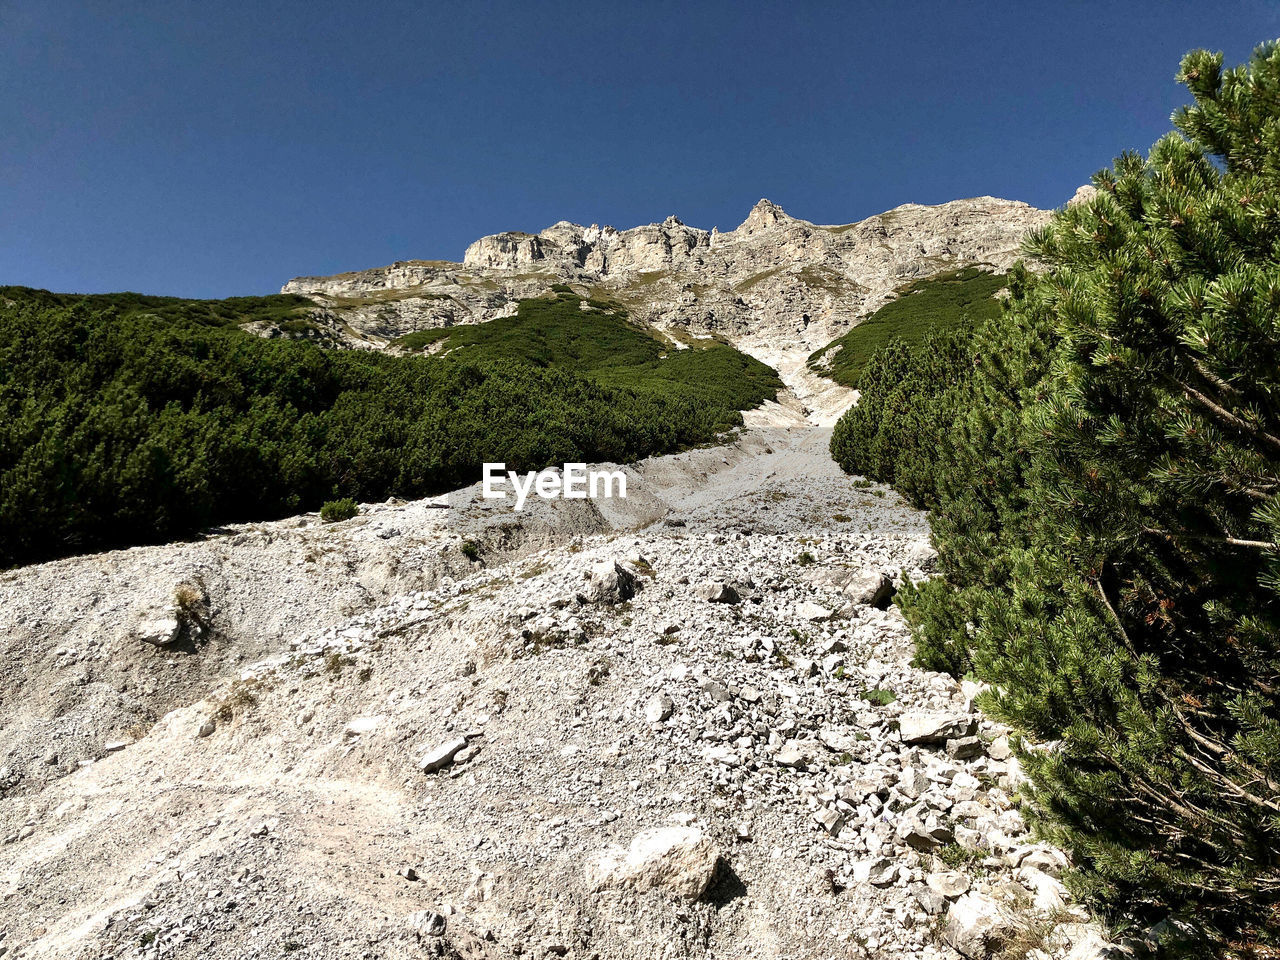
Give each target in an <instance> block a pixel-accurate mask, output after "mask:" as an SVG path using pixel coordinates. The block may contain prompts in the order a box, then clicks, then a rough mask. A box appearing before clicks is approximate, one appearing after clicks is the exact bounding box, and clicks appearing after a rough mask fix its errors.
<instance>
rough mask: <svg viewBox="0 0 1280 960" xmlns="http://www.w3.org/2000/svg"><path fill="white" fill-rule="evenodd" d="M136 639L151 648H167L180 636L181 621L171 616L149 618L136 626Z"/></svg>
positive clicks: (163, 615)
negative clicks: (149, 645)
mask: <svg viewBox="0 0 1280 960" xmlns="http://www.w3.org/2000/svg"><path fill="white" fill-rule="evenodd" d="M136 632H137V634H138V639H139V640H141V641H142V642H143V643H149V644H151V645H152V646H153V647H167V646H170V645H171V644H174V643H176V642H177V641H178V638H179V637H180V636H182V621H180V620H179V619H178V618H177V617H176V616H174V615H173V614H162V615H160V616H155V617H149V618H148V619H146V620H143V621H142V622H141V623H139V624H138V628H137V631H136Z"/></svg>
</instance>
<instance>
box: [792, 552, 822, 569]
mask: <svg viewBox="0 0 1280 960" xmlns="http://www.w3.org/2000/svg"><path fill="white" fill-rule="evenodd" d="M817 562H818V558H817V557H815V556H814V555H813V554H812V553H810V552H809V551H808V550H802V551H801V552H800V556H798V557H796V563H798V564H800V566H802V567H810V566H813V564H815V563H817Z"/></svg>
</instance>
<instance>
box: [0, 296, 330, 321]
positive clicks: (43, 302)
mask: <svg viewBox="0 0 1280 960" xmlns="http://www.w3.org/2000/svg"><path fill="white" fill-rule="evenodd" d="M18 304H23V305H27V306H35V307H42V308H52V307H71V306H75V305H79V306H81V307H83V308H86V309H88V310H94V311H97V310H114V311H116V313H117V314H118V315H119V317H120V318H121V319H125V320H128V319H132V318H134V317H143V316H147V317H155V318H156V319H158V320H166V321H169V322H171V323H173V322H181V323H183V324H197V325H202V326H209V327H234V326H239V325H241V324H245V323H254V322H258V321H262V322H267V323H275V324H280V325H284V324H286V323H289V322H291V321H299V320H305V317H306V314H307V313H308V312H309V311H311V310H314V309H315V308H316V304H315V303H314V302H313V301H312V300H309V299H308V298H306V297H303V296H299V295H297V294H293V293H277V294H272V295H271V296H267V297H231V298H229V299H226V300H184V299H183V298H181V297H151V296H145V295H143V294H141V293H50V292H49V291H48V290H34V289H32V288H31V287H0V307H5V306H12V305H18Z"/></svg>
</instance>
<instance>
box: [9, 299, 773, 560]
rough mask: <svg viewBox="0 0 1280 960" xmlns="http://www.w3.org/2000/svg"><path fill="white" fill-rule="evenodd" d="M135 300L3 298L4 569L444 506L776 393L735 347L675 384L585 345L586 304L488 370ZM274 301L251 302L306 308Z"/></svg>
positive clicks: (635, 454)
mask: <svg viewBox="0 0 1280 960" xmlns="http://www.w3.org/2000/svg"><path fill="white" fill-rule="evenodd" d="M117 299H118V300H119V302H118V303H116V302H105V303H104V301H103V300H102V298H92V299H89V300H84V299H81V300H77V299H76V298H73V297H68V296H63V295H56V294H45V293H43V292H40V291H20V290H16V289H12V288H9V289H8V291H7V293H6V296H5V297H4V298H0V566H7V565H12V564H17V563H29V562H33V561H37V560H45V559H51V558H53V557H57V556H63V555H66V554H69V553H76V552H84V551H86V550H94V549H101V548H104V547H113V546H125V545H130V544H136V543H147V542H157V541H163V540H166V539H173V538H175V537H180V536H187V535H190V534H192V533H195V532H196V531H199V530H201V529H204V528H206V527H209V526H211V525H213V524H217V523H227V522H235V521H246V520H264V519H271V518H275V517H281V516H287V515H288V514H290V513H298V512H303V511H306V510H315V509H317V508H318V507H319V506H320V505H321V504H323V503H324V502H325V501H327V500H334V499H341V498H345V497H350V498H354V499H358V500H363V501H376V500H382V499H385V498H386V497H387V496H389V495H391V494H395V495H398V496H402V497H418V496H427V495H431V494H436V493H440V492H443V491H445V490H448V489H451V488H454V487H459V486H465V485H466V484H468V483H472V482H474V481H475V480H477V479H478V478H479V474H480V468H481V464H483V463H484V462H486V461H504V462H506V463H507V464H508V466H509V467H510V468H511V469H517V470H534V469H540V468H542V467H546V466H549V465H551V464H554V463H564V462H570V461H612V462H628V461H632V460H636V459H638V458H641V457H645V456H649V455H652V454H655V453H664V452H668V451H671V450H675V449H679V448H682V447H688V446H695V445H698V444H702V443H706V442H709V441H712V440H714V439H715V438H716V437H717V435H718V434H719V433H720V432H721V431H723V430H724V429H726V428H729V427H732V426H735V425H737V424H739V423H741V415H740V414H739V413H738V409H740V407H739V406H738V405H739V404H741V405H742V407H741V408H745V407H749V406H754V405H755V404H756V403H759V402H760V401H761V400H763V399H765V398H766V397H772V396H773V395H774V392H775V390H776V389H777V386H776V384H777V380H776V377H774V375H773V373H772V371H770V370H769V369H768V368H767V367H763V365H761V364H757V363H756V362H755V361H752V360H750V358H745V357H742V356H741V355H740V354H737V353H736V351H732V350H730V348H728V347H724V348H723V350H721V351H682V353H690V354H692V353H695V352H696V353H697V354H698V357H695V358H693V362H692V363H691V364H690V365H689V366H688V368H687V369H684V368H681V369H679V370H678V372H676V373H673V370H676V367H675V366H673V365H671V364H668V363H667V360H666V359H665V358H663V357H662V355H661V354H662V347H661V345H660V344H658V343H657V342H656V341H654V340H653V339H652V338H651V337H648V336H647V334H645V333H644V332H642V331H640V330H638V329H634V328H631V327H629V326H628V325H627V324H626V322H625V320H624V319H623V318H620V317H612V318H601V319H600V323H599V324H592V325H590V326H587V327H584V328H583V332H582V334H581V335H580V336H575V335H574V334H573V333H572V331H570V330H568V329H567V327H568V320H567V318H568V312H569V311H572V314H573V316H574V317H577V316H582V317H586V316H587V314H584V313H583V312H582V311H581V310H580V309H579V308H578V306H577V304H578V302H579V300H578V298H577V297H572V296H570V297H568V298H567V299H568V300H572V304H569V303H567V302H566V304H565V306H564V307H563V308H562V309H561V310H560V311H559V312H554V313H547V312H546V310H545V309H543V312H542V313H539V312H538V311H537V310H535V311H534V316H533V318H532V319H530V320H529V322H528V324H527V325H526V326H524V327H521V328H520V329H519V331H518V332H520V333H525V334H528V335H529V340H530V343H529V344H527V345H526V346H527V347H528V349H527V351H526V352H525V353H524V354H523V355H515V354H510V355H503V354H502V351H501V350H499V349H498V348H497V347H496V346H495V347H494V348H493V349H491V350H487V351H486V350H480V351H477V353H476V355H475V356H474V357H471V358H469V357H468V356H466V355H460V356H457V357H453V356H450V357H447V358H435V357H423V356H409V357H393V356H387V355H383V354H372V353H368V352H364V351H329V350H324V349H321V348H320V347H319V346H317V345H314V344H310V343H306V342H302V341H284V340H262V339H259V338H257V337H254V336H252V335H250V334H247V333H245V332H243V331H241V330H238V329H236V328H235V325H234V322H233V321H234V316H239V315H240V314H236V313H235V312H234V311H232V312H231V313H228V311H227V310H226V309H224V308H223V307H221V306H217V305H216V304H215V305H210V303H209V302H205V301H195V302H194V306H193V307H192V310H193V314H192V315H191V316H186V315H184V314H183V313H182V310H181V303H182V301H171V300H169V299H167V298H136V297H134V296H133V295H119V296H118V297H117ZM139 299H141V300H144V301H147V302H145V303H143V304H142V307H138V303H137V301H138V300H139ZM151 299H160V300H163V302H162V303H160V304H152V303H150V300H151ZM264 300H265V302H259V301H256V300H255V301H252V302H250V303H248V305H247V307H245V306H244V305H241V306H238V307H237V310H239V309H241V308H242V307H243V308H244V309H249V308H251V312H252V311H264V310H277V309H293V308H294V306H295V304H294V303H293V300H292V299H290V298H285V300H284V301H283V302H279V301H278V300H277V299H275V298H271V299H267V298H264ZM108 301H110V298H108ZM153 306H158V307H160V308H163V309H162V311H161V313H156V312H153V311H152V309H151V308H152V307H153ZM135 307H138V309H134V308H135ZM126 308H127V309H126ZM144 308H145V309H144ZM228 318H230V319H228ZM224 320H225V321H226V322H223V321H224ZM595 335H598V336H599V337H600V338H603V339H604V343H605V346H604V347H603V348H602V347H601V345H600V344H599V343H595V342H592V341H591V337H592V336H595ZM610 345H619V346H622V347H625V348H626V349H627V350H628V351H629V352H627V353H626V354H625V356H623V357H621V358H620V357H619V356H618V355H617V354H611V353H610V352H609V349H608V347H609V346H610ZM699 358H701V359H699ZM678 363H688V361H684V360H683V359H681V360H680V361H678ZM700 374H706V376H700ZM606 381H612V382H606Z"/></svg>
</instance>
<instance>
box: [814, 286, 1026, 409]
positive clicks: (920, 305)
mask: <svg viewBox="0 0 1280 960" xmlns="http://www.w3.org/2000/svg"><path fill="white" fill-rule="evenodd" d="M1005 282H1006V281H1005V278H1004V276H1003V275H1002V274H995V273H989V272H987V271H985V270H980V269H978V268H977V267H966V268H964V269H963V270H955V271H952V272H950V273H944V274H941V275H939V276H935V277H930V278H929V279H927V280H917V281H915V282H914V283H911V284H908V285H907V286H905V287H903V288H901V289H900V290H899V291H898V298H897V299H896V300H892V301H890V302H889V303H886V304H885V305H884V306H883V307H881V308H880V309H879V310H877V311H876V312H875V313H873V314H871V316H869V317H867V318H866V319H865V320H863V321H862V322H861V323H859V324H858V325H857V326H856V327H854V328H853V329H852V330H850V331H849V332H848V333H846V334H845V335H844V336H842V337H840V338H839V339H836V340H833V341H832V342H831V343H829V344H827V345H826V346H825V347H823V348H822V349H820V350H818V351H816V352H815V353H814V354H813V355H812V356H811V357H809V366H810V368H811V369H813V370H815V371H816V372H818V373H820V374H822V375H823V376H825V377H829V378H830V379H832V380H834V381H836V382H837V383H841V384H844V385H845V386H846V387H856V386H857V385H858V377H859V376H860V375H861V374H862V368H863V367H864V366H866V363H867V361H868V360H870V359H871V355H872V354H873V353H875V352H876V350H878V349H880V347H882V346H884V345H885V344H887V343H888V342H889V341H890V340H892V339H894V338H899V339H902V340H904V341H906V342H907V343H909V344H916V343H920V342H921V341H922V340H924V337H925V334H927V333H929V332H930V331H933V330H938V331H942V330H953V329H959V328H966V329H967V328H969V327H972V326H974V325H976V324H977V323H979V322H981V321H983V320H987V319H989V318H991V317H994V316H996V315H997V314H998V313H999V312H1000V302H999V301H998V300H996V299H995V294H996V293H997V292H998V291H999V290H1001V289H1003V287H1004V286H1005Z"/></svg>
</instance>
